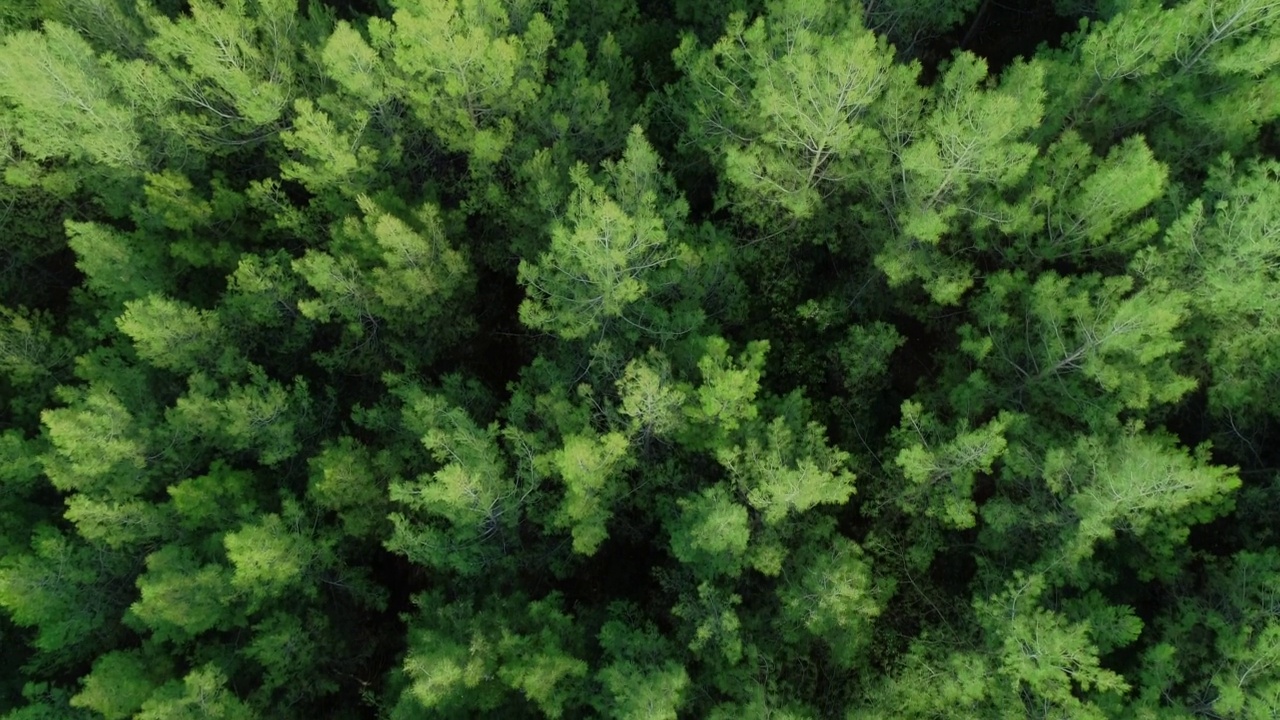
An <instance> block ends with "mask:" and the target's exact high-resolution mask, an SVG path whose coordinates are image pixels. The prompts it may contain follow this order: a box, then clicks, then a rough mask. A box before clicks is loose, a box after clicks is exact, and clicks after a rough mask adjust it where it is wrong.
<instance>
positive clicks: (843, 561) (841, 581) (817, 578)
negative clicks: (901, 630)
mask: <svg viewBox="0 0 1280 720" xmlns="http://www.w3.org/2000/svg"><path fill="white" fill-rule="evenodd" d="M823 535H825V533H824V534H823ZM788 565H789V566H788V567H787V568H786V570H785V571H784V573H783V582H782V587H781V589H780V591H779V593H778V594H779V597H780V598H781V600H782V608H783V613H784V617H785V618H786V621H787V622H791V623H795V624H797V625H799V626H801V627H803V628H804V629H805V630H806V631H808V633H809V634H810V635H811V636H812V637H814V638H816V639H819V640H821V641H822V642H824V643H826V644H827V646H828V647H829V648H830V652H831V654H832V655H833V656H835V657H836V659H837V662H839V663H840V664H841V665H843V666H845V667H855V666H856V661H857V659H858V658H859V656H860V651H861V650H862V648H863V647H864V646H865V645H866V644H867V643H868V641H869V640H870V636H871V628H872V624H873V623H874V621H875V618H876V617H877V616H879V615H880V613H881V612H882V611H883V610H884V606H883V604H882V597H881V596H882V593H883V590H882V589H881V588H877V587H875V580H874V579H873V578H872V576H871V568H870V566H869V564H868V563H867V561H866V559H865V558H864V557H863V555H862V550H861V548H859V547H858V545H857V544H855V543H854V542H853V541H851V540H849V539H847V538H844V537H842V536H840V535H838V534H837V535H830V536H827V537H821V536H819V537H815V538H813V541H812V542H811V543H810V544H809V545H808V546H807V547H806V548H805V551H804V552H803V553H802V554H800V555H798V556H796V557H795V558H794V559H793V560H792V562H791V563H788Z"/></svg>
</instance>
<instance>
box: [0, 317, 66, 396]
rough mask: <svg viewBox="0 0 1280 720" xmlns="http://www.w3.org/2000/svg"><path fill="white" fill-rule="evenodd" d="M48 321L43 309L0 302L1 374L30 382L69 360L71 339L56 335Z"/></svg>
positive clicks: (22, 382)
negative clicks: (38, 309) (33, 309)
mask: <svg viewBox="0 0 1280 720" xmlns="http://www.w3.org/2000/svg"><path fill="white" fill-rule="evenodd" d="M51 325H52V322H51V318H50V317H49V315H48V314H46V313H42V312H39V311H31V310H28V309H27V308H24V307H19V308H18V309H17V310H16V311H15V310H10V309H9V308H6V307H3V306H0V377H4V378H5V379H7V380H8V381H9V382H11V383H13V384H14V385H16V386H18V387H23V386H29V385H32V384H33V383H35V382H37V381H38V380H43V379H44V378H46V377H48V376H50V375H52V374H53V371H55V370H57V369H59V368H60V367H61V366H63V365H65V364H66V362H67V361H68V360H70V355H71V347H70V343H68V342H67V340H66V338H63V337H59V336H55V335H54V334H53V331H52V329H51V327H50V326H51Z"/></svg>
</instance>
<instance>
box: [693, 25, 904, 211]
mask: <svg viewBox="0 0 1280 720" xmlns="http://www.w3.org/2000/svg"><path fill="white" fill-rule="evenodd" d="M891 58H892V55H891V52H890V50H889V48H888V47H887V46H885V44H884V43H883V42H881V41H878V40H877V39H876V37H875V36H874V35H873V34H872V33H871V32H870V31H868V30H866V29H865V28H863V27H862V25H861V23H860V22H859V20H858V18H857V16H856V14H854V13H850V14H845V13H842V12H840V11H836V10H834V9H832V8H830V7H828V6H826V5H825V4H824V3H821V2H813V1H812V0H790V1H788V2H778V3H776V4H774V5H773V6H772V7H771V8H770V12H769V13H768V14H767V15H766V16H765V17H763V18H759V19H757V20H756V21H755V22H754V23H751V24H750V25H748V24H747V21H746V18H745V17H744V16H743V15H741V14H735V15H733V16H731V18H730V20H729V24H728V27H727V28H726V29H725V35H724V37H722V38H721V39H720V40H719V41H718V42H716V44H715V45H714V46H713V47H711V48H709V49H706V50H700V49H699V48H698V47H697V43H696V41H695V39H694V38H693V37H691V36H685V38H684V40H683V42H682V43H681V45H680V48H679V50H678V51H677V52H676V62H677V64H678V65H679V66H680V67H681V69H683V70H684V71H685V73H686V82H687V83H688V85H689V89H688V91H687V92H688V93H689V95H690V97H689V98H688V99H687V100H684V102H685V103H687V106H688V107H689V111H688V119H687V122H688V129H687V133H688V138H689V140H688V141H689V142H691V143H692V144H694V145H695V146H697V147H698V148H699V149H701V150H702V151H704V152H707V153H708V154H710V155H712V157H713V158H714V159H715V161H716V162H717V163H718V164H719V163H723V167H724V173H725V177H726V179H727V180H729V182H731V183H732V184H733V186H734V188H735V189H736V190H737V193H736V194H734V195H731V196H730V198H731V202H733V204H734V205H735V206H737V207H739V208H740V210H741V212H743V214H744V215H746V216H747V217H751V218H754V219H758V220H760V221H763V222H768V221H771V220H773V219H774V216H775V214H774V213H772V212H769V211H768V210H767V209H765V208H752V207H751V206H752V205H754V204H757V203H760V204H765V205H766V206H776V207H778V208H780V209H781V210H783V211H784V212H786V213H787V214H789V215H791V216H794V217H800V218H805V217H809V216H811V215H813V214H814V212H815V211H817V210H818V208H819V207H820V206H821V202H822V200H823V199H824V198H825V197H826V196H827V195H828V194H830V193H831V192H833V191H834V190H835V189H836V188H838V187H839V186H841V185H842V184H844V183H849V182H852V181H853V180H854V177H855V176H856V175H857V174H858V173H859V172H860V171H861V168H860V167H859V159H860V156H861V155H863V154H864V153H871V152H878V151H881V147H880V143H879V142H878V140H879V139H878V138H877V137H876V134H875V133H874V132H873V131H872V129H871V128H869V127H868V126H867V124H866V122H865V118H864V116H865V115H866V114H867V112H868V110H869V108H870V107H871V106H872V104H873V103H875V102H876V101H877V100H878V99H879V97H880V96H881V94H882V93H883V92H885V87H886V84H887V77H888V75H889V74H890V73H891V72H895V71H896V70H895V69H893V68H892V67H891V62H890V61H891Z"/></svg>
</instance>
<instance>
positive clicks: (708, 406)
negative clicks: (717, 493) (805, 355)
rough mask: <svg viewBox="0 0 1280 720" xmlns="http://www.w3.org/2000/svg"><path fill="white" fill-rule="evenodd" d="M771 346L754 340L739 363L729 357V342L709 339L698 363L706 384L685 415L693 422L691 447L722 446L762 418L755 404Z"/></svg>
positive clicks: (740, 356)
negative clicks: (724, 441)
mask: <svg viewBox="0 0 1280 720" xmlns="http://www.w3.org/2000/svg"><path fill="white" fill-rule="evenodd" d="M768 350H769V343H767V342H764V341H754V342H750V343H748V344H747V347H746V349H745V350H744V351H743V352H742V354H740V355H739V356H738V358H737V360H736V361H735V360H734V359H733V357H732V356H730V355H729V343H728V341H726V340H725V339H724V338H721V337H709V338H707V339H706V341H705V349H704V351H703V355H702V357H701V358H700V359H699V360H698V370H699V372H700V374H701V376H702V384H701V385H699V386H698V388H697V390H696V391H695V394H694V395H693V398H694V399H695V400H696V402H693V403H690V404H687V405H686V406H685V410H684V413H685V415H686V416H687V417H688V419H689V421H690V427H689V428H688V429H687V431H686V432H687V433H688V435H687V437H685V438H682V441H683V442H684V443H685V444H688V445H691V446H703V443H705V444H706V445H705V446H707V447H719V446H720V445H721V442H719V441H720V440H721V439H725V438H729V437H734V436H735V435H736V431H737V430H738V428H739V427H740V426H741V425H742V424H743V423H744V422H748V421H751V420H754V419H755V418H756V417H757V416H758V415H759V412H760V411H759V409H758V408H757V407H756V405H755V397H756V393H758V392H759V390H760V376H761V374H762V372H763V369H764V356H765V353H766V352H768Z"/></svg>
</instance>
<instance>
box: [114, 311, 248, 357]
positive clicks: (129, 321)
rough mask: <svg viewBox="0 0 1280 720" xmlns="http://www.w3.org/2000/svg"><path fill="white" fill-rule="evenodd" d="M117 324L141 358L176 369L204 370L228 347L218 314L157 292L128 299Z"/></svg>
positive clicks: (117, 319)
mask: <svg viewBox="0 0 1280 720" xmlns="http://www.w3.org/2000/svg"><path fill="white" fill-rule="evenodd" d="M116 325H117V326H118V327H119V328H120V331H121V332H123V333H124V334H125V335H128V336H129V338H130V339H132V340H133V343H134V347H135V348H136V350H137V352H138V356H139V357H141V358H142V359H144V360H146V361H147V362H149V363H151V364H152V365H154V366H156V367H158V368H164V369H166V370H173V371H175V372H192V371H194V370H197V369H201V368H202V367H203V366H206V364H207V363H210V362H211V361H215V360H216V359H217V356H216V354H215V353H216V351H217V350H218V349H220V348H224V347H225V340H224V338H223V337H221V335H222V333H221V328H220V327H219V323H218V316H217V315H215V314H213V313H210V312H207V311H201V310H197V309H196V308H193V307H191V306H189V305H185V304H183V303H181V302H178V301H174V300H170V299H168V298H164V297H160V296H157V295H151V296H148V297H146V298H143V299H140V300H131V301H129V302H126V303H125V306H124V314H122V315H121V316H120V317H118V318H116Z"/></svg>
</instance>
